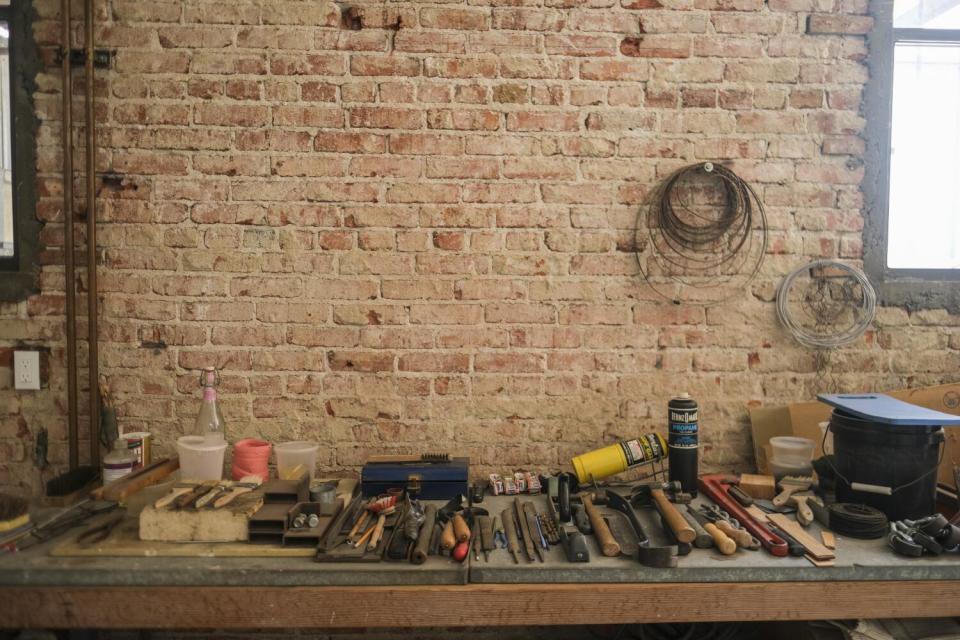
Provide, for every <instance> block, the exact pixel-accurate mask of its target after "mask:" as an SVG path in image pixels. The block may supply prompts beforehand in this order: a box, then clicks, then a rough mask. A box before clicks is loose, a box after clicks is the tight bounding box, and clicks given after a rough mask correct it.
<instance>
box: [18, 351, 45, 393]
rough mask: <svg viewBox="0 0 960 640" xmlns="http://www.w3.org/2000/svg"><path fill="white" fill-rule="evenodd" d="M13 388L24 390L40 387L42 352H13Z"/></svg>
mask: <svg viewBox="0 0 960 640" xmlns="http://www.w3.org/2000/svg"><path fill="white" fill-rule="evenodd" d="M13 388H14V389H23V390H38V389H40V352H39V351H14V352H13Z"/></svg>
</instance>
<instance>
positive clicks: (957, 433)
mask: <svg viewBox="0 0 960 640" xmlns="http://www.w3.org/2000/svg"><path fill="white" fill-rule="evenodd" d="M883 393H886V394H887V395H888V396H891V397H894V398H897V399H898V400H903V401H904V402H910V403H913V404H915V405H917V406H920V407H925V408H927V409H933V410H935V411H942V412H944V413H949V414H951V415H960V383H956V384H943V385H938V386H934V387H921V388H918V389H901V390H898V391H884V392H883ZM832 410H833V408H832V407H830V406H829V405H827V404H824V403H822V402H797V403H794V404H790V405H787V406H785V407H760V408H757V409H752V410H751V411H750V427H751V431H752V434H753V453H754V457H755V459H756V462H757V469H758V471H759V472H760V473H764V474H768V473H769V472H770V465H769V456H770V438H774V437H777V436H799V437H801V438H810V439H811V440H813V441H814V442H816V443H817V449H816V452H815V453H814V458H818V457H820V456H821V455H823V450H822V449H821V442H822V440H823V431H822V430H821V429H820V423H821V422H826V421H828V420H829V419H830V412H831V411H832ZM944 433H945V435H946V450H945V451H944V454H943V461H942V462H941V463H940V470H939V472H938V475H937V481H938V482H939V483H940V484H943V485H947V486H950V487H956V485H955V482H954V479H953V466H954V465H955V464H960V427H946V428H944ZM828 448H829V447H828Z"/></svg>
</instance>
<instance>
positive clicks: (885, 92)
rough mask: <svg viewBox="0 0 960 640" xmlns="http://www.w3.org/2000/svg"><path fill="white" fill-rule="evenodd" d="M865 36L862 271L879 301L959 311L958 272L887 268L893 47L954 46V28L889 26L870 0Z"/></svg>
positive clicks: (957, 32)
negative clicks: (871, 23)
mask: <svg viewBox="0 0 960 640" xmlns="http://www.w3.org/2000/svg"><path fill="white" fill-rule="evenodd" d="M871 4H872V5H873V6H874V11H873V17H874V29H873V31H872V32H871V33H870V35H869V37H868V47H869V48H868V51H869V54H868V56H869V57H868V60H869V67H870V80H869V81H868V82H867V86H866V93H865V103H864V104H865V113H866V118H867V126H866V143H867V146H866V158H865V161H866V167H865V169H866V173H865V177H864V182H863V185H864V189H863V191H864V196H865V199H866V200H865V202H864V205H865V207H864V210H865V212H866V216H865V220H864V232H863V250H864V268H865V270H866V273H867V275H868V276H869V278H870V280H871V281H872V283H873V285H874V288H875V289H876V290H877V294H878V297H879V299H880V301H881V303H884V304H893V305H903V306H906V307H908V308H912V309H936V308H946V309H948V310H950V311H952V312H958V311H960V287H958V286H957V284H958V283H960V269H894V268H891V267H888V266H887V236H888V229H887V222H888V219H889V211H890V164H891V146H892V144H891V140H892V133H893V73H894V64H893V61H894V49H895V47H896V45H897V44H898V43H911V42H917V43H919V42H930V43H934V42H940V43H949V44H956V45H957V46H958V47H960V29H921V28H904V27H894V26H893V2H892V1H890V2H874V3H871Z"/></svg>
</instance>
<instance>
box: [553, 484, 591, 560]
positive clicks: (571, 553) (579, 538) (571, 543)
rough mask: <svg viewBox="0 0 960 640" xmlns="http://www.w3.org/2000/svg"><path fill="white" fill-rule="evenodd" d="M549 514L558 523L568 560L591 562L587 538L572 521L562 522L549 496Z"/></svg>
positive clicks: (562, 545)
mask: <svg viewBox="0 0 960 640" xmlns="http://www.w3.org/2000/svg"><path fill="white" fill-rule="evenodd" d="M558 501H559V500H558ZM547 516H548V517H549V518H551V519H553V522H554V523H555V524H556V525H557V531H558V533H559V536H560V546H561V547H563V553H564V555H566V557H567V562H590V551H589V550H588V549H587V539H586V538H584V537H583V534H582V533H580V532H579V531H577V529H576V527H574V526H573V525H572V524H570V522H560V514H559V513H558V512H557V508H556V506H555V505H554V503H553V500H552V499H550V498H547Z"/></svg>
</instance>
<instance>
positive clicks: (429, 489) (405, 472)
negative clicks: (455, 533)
mask: <svg viewBox="0 0 960 640" xmlns="http://www.w3.org/2000/svg"><path fill="white" fill-rule="evenodd" d="M469 477H470V458H450V457H448V456H445V455H439V456H438V455H425V456H376V457H373V458H370V459H369V460H367V463H366V464H365V465H363V470H362V471H361V472H360V490H361V491H362V492H363V496H364V497H372V496H377V495H380V494H383V493H387V492H388V491H389V490H391V489H403V490H405V491H406V492H407V493H408V494H409V495H410V496H411V497H415V498H422V499H424V500H449V499H450V498H454V497H456V496H458V495H464V496H466V495H467V491H468V489H467V486H468V484H469Z"/></svg>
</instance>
